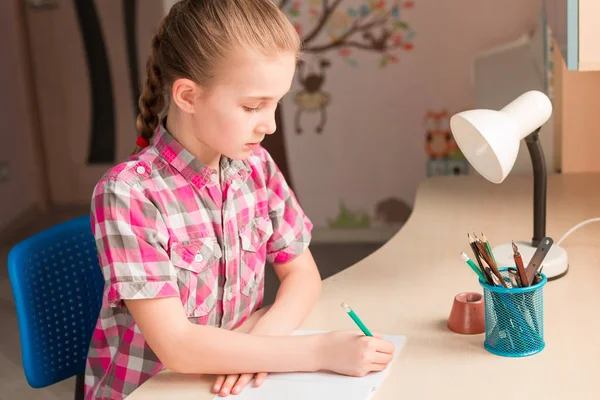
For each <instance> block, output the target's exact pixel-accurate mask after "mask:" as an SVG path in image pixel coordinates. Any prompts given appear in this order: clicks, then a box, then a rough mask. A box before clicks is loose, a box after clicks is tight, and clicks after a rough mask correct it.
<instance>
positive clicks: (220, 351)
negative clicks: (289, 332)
mask: <svg viewBox="0 0 600 400" xmlns="http://www.w3.org/2000/svg"><path fill="white" fill-rule="evenodd" d="M180 336H181V337H178V338H174V340H176V343H178V345H177V346H176V347H175V348H173V354H172V357H171V360H169V361H170V362H166V361H167V360H165V361H163V362H164V364H165V366H166V367H167V368H168V369H171V370H173V371H175V372H180V373H190V374H239V373H255V372H256V371H271V372H290V371H308V372H312V371H317V370H319V369H321V368H322V361H321V360H320V358H319V354H321V353H322V351H321V350H320V349H321V346H322V345H321V340H322V337H321V336H320V335H299V336H276V337H268V336H262V335H252V334H245V333H241V332H236V331H229V330H225V329H219V328H215V327H211V326H203V325H195V324H191V323H190V324H189V326H188V327H186V329H185V330H184V332H182V334H181V335H180Z"/></svg>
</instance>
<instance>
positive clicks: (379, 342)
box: [375, 338, 395, 354]
mask: <svg viewBox="0 0 600 400" xmlns="http://www.w3.org/2000/svg"><path fill="white" fill-rule="evenodd" d="M375 350H377V351H378V352H380V353H387V354H393V353H394V350H395V347H394V344H393V343H392V342H388V341H387V340H384V339H379V338H376V339H375Z"/></svg>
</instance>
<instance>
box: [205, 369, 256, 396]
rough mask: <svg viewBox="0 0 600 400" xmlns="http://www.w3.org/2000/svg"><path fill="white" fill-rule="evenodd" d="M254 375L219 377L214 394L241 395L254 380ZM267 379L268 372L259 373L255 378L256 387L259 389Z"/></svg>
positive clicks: (214, 387)
mask: <svg viewBox="0 0 600 400" xmlns="http://www.w3.org/2000/svg"><path fill="white" fill-rule="evenodd" d="M253 375H254V374H241V375H227V376H225V375H219V376H217V380H216V381H215V384H214V386H213V393H218V394H219V396H227V395H229V394H230V393H232V394H239V393H241V392H242V390H243V389H244V388H245V387H246V385H248V383H249V382H250V381H251V380H252V378H253ZM266 377H267V373H266V372H259V373H258V374H256V376H255V377H254V387H259V386H260V385H262V384H263V382H264V381H265V379H266Z"/></svg>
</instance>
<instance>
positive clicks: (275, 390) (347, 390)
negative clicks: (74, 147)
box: [215, 331, 406, 400]
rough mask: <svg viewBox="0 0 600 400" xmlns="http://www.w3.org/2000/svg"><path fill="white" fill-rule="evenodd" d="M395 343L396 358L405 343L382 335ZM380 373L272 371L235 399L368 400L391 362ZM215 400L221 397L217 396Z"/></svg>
mask: <svg viewBox="0 0 600 400" xmlns="http://www.w3.org/2000/svg"><path fill="white" fill-rule="evenodd" d="M315 333H322V331H295V332H294V333H293V334H294V335H308V334H315ZM383 338H384V339H386V340H388V341H390V342H392V343H394V346H395V352H394V360H395V359H396V358H397V356H398V353H399V352H400V350H401V349H402V347H403V346H404V343H405V342H406V337H405V336H401V335H383ZM393 362H394V361H392V362H390V363H389V364H388V366H387V368H386V369H384V370H383V371H380V372H372V373H370V374H368V375H366V376H364V377H360V378H358V377H352V376H346V375H339V374H335V373H329V372H292V373H271V374H269V375H268V376H267V379H266V380H265V381H264V382H263V384H262V385H261V386H260V387H258V388H255V387H253V386H252V383H249V384H248V386H246V388H245V389H244V390H243V391H242V393H240V394H238V395H236V396H235V399H236V400H259V399H260V400H280V399H286V400H306V399H310V400H329V399H345V400H368V399H370V398H371V397H372V396H373V394H374V393H375V391H376V390H377V388H378V387H379V386H380V385H381V383H382V382H383V380H384V379H385V377H386V375H387V372H388V370H389V369H390V365H391V364H392V363H393ZM215 399H222V397H221V396H219V395H217V396H215Z"/></svg>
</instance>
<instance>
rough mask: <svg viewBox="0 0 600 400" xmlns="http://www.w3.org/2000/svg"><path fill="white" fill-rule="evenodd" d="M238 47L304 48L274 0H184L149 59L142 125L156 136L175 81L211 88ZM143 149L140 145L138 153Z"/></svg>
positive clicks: (140, 128) (144, 134)
mask: <svg viewBox="0 0 600 400" xmlns="http://www.w3.org/2000/svg"><path fill="white" fill-rule="evenodd" d="M235 47H244V48H250V49H251V50H254V51H257V52H259V53H260V54H264V55H272V54H277V53H280V52H292V53H294V54H295V55H296V56H298V55H299V53H300V47H301V41H300V38H299V37H298V34H297V32H296V30H295V29H294V27H293V26H292V24H291V23H290V21H289V20H288V19H287V17H286V15H285V14H284V13H283V12H282V11H281V10H280V9H279V8H278V7H277V5H275V4H274V3H273V1H272V0H182V1H179V2H178V3H176V4H175V5H174V6H173V7H172V8H171V10H170V11H169V13H168V15H167V16H166V17H165V18H164V19H163V20H162V21H161V23H160V25H159V29H158V33H157V34H156V36H155V37H154V39H153V40H152V53H151V55H150V57H148V62H147V64H146V69H147V80H146V84H145V85H144V87H143V89H142V94H141V96H140V99H139V107H140V114H139V115H138V117H137V121H136V127H137V130H138V132H139V134H140V136H142V137H143V138H144V139H146V140H148V141H149V140H150V139H151V138H152V136H153V134H154V131H155V129H156V127H157V126H158V124H159V118H160V114H161V113H162V112H164V111H165V110H166V108H167V107H168V101H169V100H168V99H169V94H170V90H171V87H172V85H173V82H174V81H175V80H176V79H179V78H187V79H190V80H192V81H194V82H196V83H197V84H199V85H201V86H205V87H209V86H210V83H211V81H212V80H213V78H214V77H215V74H216V69H217V68H218V66H219V64H220V63H221V62H223V60H224V59H225V57H226V56H227V55H228V54H229V53H230V51H231V50H232V49H233V48H235ZM141 149H142V147H140V146H139V145H138V146H136V148H135V150H134V152H133V153H134V154H135V153H137V152H139V151H140V150H141Z"/></svg>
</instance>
